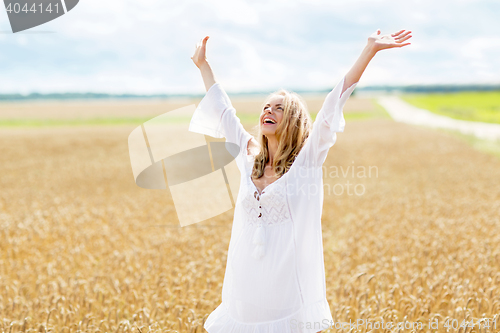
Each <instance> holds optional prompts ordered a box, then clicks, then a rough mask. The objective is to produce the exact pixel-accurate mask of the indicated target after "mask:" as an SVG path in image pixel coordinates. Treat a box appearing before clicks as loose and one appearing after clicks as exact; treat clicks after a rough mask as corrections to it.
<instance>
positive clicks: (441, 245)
mask: <svg viewBox="0 0 500 333" xmlns="http://www.w3.org/2000/svg"><path fill="white" fill-rule="evenodd" d="M237 103H239V104H237ZM252 103H254V104H252ZM256 103H257V102H252V101H243V102H242V101H240V102H238V101H235V102H234V104H235V106H237V110H238V112H239V113H240V114H241V115H242V119H243V118H244V117H245V116H244V115H248V114H250V116H251V111H252V110H254V107H255V105H258V103H257V104H256ZM314 103H318V102H317V101H316V102H315V101H311V102H310V103H309V102H308V104H310V107H311V110H313V109H314V108H315V107H313V106H311V105H318V104H314ZM181 104H182V103H181ZM182 105H187V104H182ZM319 105H320V104H319ZM136 106H137V108H130V110H131V111H130V113H128V111H127V115H126V116H127V117H131V118H132V119H139V118H141V117H143V118H147V117H149V116H155V115H158V114H161V113H163V112H166V111H168V110H169V109H170V110H171V109H174V108H176V107H178V105H175V106H174V105H170V106H169V105H168V104H165V105H160V106H159V105H157V104H154V103H153V104H148V105H146V104H144V105H141V104H138V105H136ZM12 107H13V106H12V105H11V106H9V107H6V106H0V108H1V109H0V110H2V111H0V115H2V116H4V118H3V119H7V118H9V117H10V119H21V118H22V117H25V119H41V118H43V117H45V118H47V119H48V118H50V117H47V116H46V115H47V114H48V113H51V112H53V113H54V114H56V115H57V114H64V110H61V109H59V110H57V109H55V108H56V107H55V106H52V107H51V108H47V107H46V106H45V107H44V106H43V105H39V104H37V105H31V106H29V107H26V108H25V111H24V112H25V114H23V113H22V112H21V111H19V112H17V113H15V112H13V111H12V110H11V108H12ZM57 107H60V108H63V107H65V106H64V104H63V105H62V106H61V105H60V106H57ZM78 107H79V108H81V109H79V110H81V112H80V113H79V112H76V114H84V110H86V109H87V110H89V111H88V112H89V113H88V117H94V116H95V115H96V114H97V115H99V116H105V117H108V118H109V117H111V118H112V117H118V116H121V115H122V114H119V113H118V111H117V110H118V108H117V107H116V106H113V105H112V104H109V105H108V107H106V105H104V104H99V105H86V106H85V105H83V106H82V105H79V106H78ZM9 108H10V109H9ZM37 108H38V109H37ZM96 108H100V109H99V110H96ZM107 108H109V110H111V111H110V113H108V114H107V113H106V110H107ZM316 108H317V107H316ZM9 110H11V111H9ZM126 110H129V109H126ZM136 110H140V111H139V113H136ZM344 110H345V112H346V113H349V112H351V116H347V117H346V118H347V119H348V120H347V124H346V129H345V132H344V133H341V134H339V135H338V139H337V143H336V144H335V145H334V146H333V147H332V148H331V150H330V152H329V156H328V158H327V160H326V162H325V174H324V184H325V189H324V190H325V197H324V208H323V222H322V223H323V245H324V256H325V270H326V286H327V297H328V301H329V303H330V307H331V310H332V316H333V318H334V320H335V321H337V322H349V320H350V319H351V320H352V321H354V322H355V321H356V320H358V319H365V320H367V321H368V320H369V321H372V322H376V321H378V322H380V321H381V320H382V319H383V320H384V321H385V322H404V321H407V322H408V323H410V324H412V325H415V324H416V323H418V322H420V323H421V324H423V328H418V326H415V329H414V330H413V332H431V330H430V329H429V328H428V327H427V324H428V322H429V320H431V319H432V320H434V321H435V320H437V321H438V323H439V327H438V328H437V329H435V330H432V332H448V331H449V332H465V330H464V329H463V328H462V329H461V330H459V329H457V328H449V329H448V328H447V327H445V323H446V319H451V320H456V321H457V322H458V324H461V323H462V321H463V320H464V319H466V320H467V321H469V322H470V321H471V320H474V322H473V323H474V327H468V328H467V329H466V332H480V330H479V328H478V322H477V321H478V319H486V318H490V319H492V318H498V314H499V313H500V246H499V244H500V229H499V225H500V158H498V157H497V156H494V155H490V154H486V153H483V152H480V151H477V150H474V149H473V148H471V147H470V146H468V145H466V144H465V143H464V142H463V141H461V140H459V139H457V138H455V137H454V136H451V135H449V134H446V133H441V132H436V131H433V130H430V129H425V128H417V127H412V126H409V125H405V124H400V123H395V122H393V121H392V120H391V119H389V118H387V117H386V116H384V115H383V113H382V112H380V110H379V109H378V108H377V107H376V106H374V105H373V104H372V103H371V102H370V101H368V100H360V99H356V98H351V99H350V100H349V101H348V104H347V105H346V107H345V109H344ZM356 113H360V114H362V115H363V116H361V117H358V118H356V117H355V116H352V114H356ZM370 114H372V115H373V116H370ZM250 116H249V117H250ZM56 117H59V116H54V117H53V118H54V119H55V118H56ZM350 117H351V118H350ZM73 118H74V117H73ZM73 118H72V117H69V118H68V119H73ZM138 125H140V123H136V124H133V123H129V124H122V125H114V126H110V125H99V126H98V125H95V126H87V125H85V126H83V125H82V126H53V127H32V128H23V127H17V126H11V127H1V128H0V140H1V142H2V145H1V146H0V147H1V151H0V161H1V163H0V174H1V177H0V189H1V191H0V331H2V332H21V331H22V332H190V333H192V332H197V333H200V332H204V329H203V323H204V321H205V320H206V318H207V316H208V315H209V314H210V312H211V311H213V310H214V309H215V307H216V306H217V305H219V303H220V301H221V299H220V296H221V288H222V282H223V276H224V270H225V263H226V256H227V249H228V244H229V237H230V232H231V223H232V214H233V211H232V210H231V211H228V212H226V213H224V214H222V215H219V216H217V217H215V218H212V219H210V220H207V221H204V222H201V223H198V224H195V225H192V226H188V227H183V228H181V227H180V226H179V222H178V219H177V215H176V212H175V210H174V207H173V203H172V199H171V197H170V195H169V192H168V190H146V189H142V188H139V187H138V186H137V185H135V183H134V179H133V175H132V170H131V167H130V159H129V156H128V147H127V138H128V135H129V134H130V132H131V131H132V129H134V128H135V127H136V126H138ZM253 125H254V123H252V122H249V121H245V122H244V126H245V127H246V128H247V129H248V130H250V129H251V128H252V127H253ZM253 134H254V133H253ZM369 167H371V169H369ZM352 168H354V170H356V172H355V173H354V174H353V173H352V170H353V169H352ZM363 168H364V169H365V170H371V173H368V172H366V173H365V174H364V176H363V173H359V172H358V171H359V170H363ZM348 182H349V183H348ZM348 184H351V186H350V187H349V185H348ZM354 189H356V190H357V192H355V191H354ZM341 190H342V191H341ZM497 322H498V323H497V324H496V325H497V328H496V329H495V327H492V325H493V324H494V323H493V321H492V320H491V321H490V326H491V327H490V328H489V329H485V328H483V327H481V332H498V331H500V320H498V319H497ZM450 325H451V321H450ZM455 325H456V324H455ZM481 325H484V322H482V323H481ZM406 327H407V328H406V329H404V330H400V331H401V332H412V329H408V326H406ZM318 331H319V329H318ZM337 331H338V332H341V331H343V332H349V329H345V330H342V329H339V330H337V329H335V328H334V327H332V328H331V329H328V330H325V332H337ZM389 331H391V330H383V329H373V330H371V329H370V328H366V327H365V326H360V327H358V328H354V329H353V330H351V332H389ZM394 331H395V332H397V331H398V330H394Z"/></svg>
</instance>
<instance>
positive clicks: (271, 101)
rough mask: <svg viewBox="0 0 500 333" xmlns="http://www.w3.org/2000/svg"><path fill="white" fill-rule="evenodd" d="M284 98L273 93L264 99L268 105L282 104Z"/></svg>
mask: <svg viewBox="0 0 500 333" xmlns="http://www.w3.org/2000/svg"><path fill="white" fill-rule="evenodd" d="M284 99H285V97H284V96H280V95H274V96H271V97H269V98H268V99H267V100H266V102H265V104H270V105H276V104H283V100H284Z"/></svg>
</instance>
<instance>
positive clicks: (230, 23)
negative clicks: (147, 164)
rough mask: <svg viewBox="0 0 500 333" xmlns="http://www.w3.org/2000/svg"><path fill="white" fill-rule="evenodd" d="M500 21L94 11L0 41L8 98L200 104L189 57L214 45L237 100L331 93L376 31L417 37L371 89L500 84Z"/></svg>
mask: <svg viewBox="0 0 500 333" xmlns="http://www.w3.org/2000/svg"><path fill="white" fill-rule="evenodd" d="M499 9H500V5H499V4H497V3H496V2H495V1H491V0H474V1H472V0H460V1H451V0H443V1H440V2H435V1H431V0H409V1H403V2H396V1H393V0H351V1H330V0H328V1H327V0H307V1H306V0H293V1H288V0H272V1H264V0H256V1H246V0H232V1H225V0H206V1H202V0H187V1H183V2H178V1H175V2H174V1H165V0H148V1H144V2H141V1H133V0H106V1H104V2H103V1H102V0H85V1H80V3H79V4H78V6H77V7H75V8H74V9H73V10H72V11H70V12H69V13H68V14H66V15H64V16H63V17H61V18H60V19H57V20H54V21H52V22H49V23H47V24H46V25H44V26H41V27H39V28H35V29H33V31H37V30H38V31H55V33H53V34H16V35H13V34H1V35H0V47H1V49H2V52H1V53H0V71H1V72H2V78H1V80H0V93H7V92H16V91H23V92H30V91H40V92H50V91H102V92H138V93H147V92H150V93H161V92H165V93H168V92H172V93H178V92H197V93H200V92H203V91H204V87H203V84H202V81H201V75H200V74H199V72H198V69H197V68H196V67H195V66H194V64H193V63H192V61H191V59H190V57H191V56H192V54H193V52H194V45H195V44H196V42H198V40H199V39H200V38H202V37H204V36H205V35H209V36H211V38H210V39H209V49H208V53H207V54H208V57H209V60H210V62H211V63H212V64H213V68H214V69H215V70H216V73H215V74H216V77H217V78H218V79H219V81H221V82H222V83H224V86H225V87H226V88H227V90H228V91H241V90H245V89H248V90H264V89H265V90H273V89H277V88H280V87H284V88H289V89H292V90H293V89H325V88H328V87H332V85H333V84H334V83H336V81H337V79H338V78H339V79H340V78H341V77H342V75H344V74H345V73H346V72H347V71H348V70H349V68H350V67H351V66H352V65H353V64H354V62H355V61H356V59H357V57H358V56H359V54H360V52H361V51H362V49H363V47H364V45H365V43H366V40H367V38H368V36H369V35H370V34H371V33H373V32H374V31H375V30H376V29H377V28H380V29H382V33H384V34H387V33H392V32H395V31H398V30H400V29H409V30H412V31H413V33H412V35H413V38H412V40H411V43H412V44H411V45H410V46H406V47H403V48H401V49H395V50H384V51H382V52H381V53H379V54H377V55H376V56H375V58H374V59H373V60H372V63H370V65H369V66H368V68H367V69H366V71H365V73H364V75H363V77H362V79H361V81H360V83H359V86H360V87H362V86H364V85H372V84H373V85H376V84H410V83H430V84H432V83H446V82H457V83H458V82H464V83H470V82H478V83H479V82H494V80H495V77H496V78H497V82H498V78H500V65H499V64H498V61H497V59H498V58H500V39H499V38H498V37H496V36H495V33H494V32H495V31H499V30H500V23H499V22H498V19H497V15H496V13H497V12H498V10H499ZM1 20H4V21H1ZM5 20H7V16H6V15H3V16H1V15H0V27H4V28H3V29H4V30H7V27H8V22H6V21H5Z"/></svg>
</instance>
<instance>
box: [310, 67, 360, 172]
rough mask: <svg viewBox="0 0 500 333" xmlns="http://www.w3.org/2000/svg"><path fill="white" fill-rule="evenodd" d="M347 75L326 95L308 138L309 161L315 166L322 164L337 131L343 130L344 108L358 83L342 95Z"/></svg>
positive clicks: (335, 137) (335, 138) (333, 142)
mask: <svg viewBox="0 0 500 333" xmlns="http://www.w3.org/2000/svg"><path fill="white" fill-rule="evenodd" d="M344 81H345V76H344V77H343V78H342V80H341V81H340V82H339V83H338V84H337V86H336V87H335V88H334V89H333V90H332V91H331V92H330V93H329V94H328V95H327V96H326V99H325V101H324V103H323V106H322V107H321V110H320V111H319V112H318V114H317V116H316V120H315V121H314V123H313V127H312V131H311V133H310V134H309V138H308V139H307V141H308V142H307V145H306V146H305V147H304V148H305V149H307V150H308V154H307V162H308V163H310V164H312V165H313V166H316V167H319V166H322V165H323V163H324V162H325V160H326V156H327V155H328V150H329V149H330V147H332V146H333V145H334V144H335V141H336V140H337V132H343V131H344V126H345V119H344V113H343V108H344V105H345V103H346V102H347V100H348V99H349V96H350V95H351V94H352V92H353V90H354V88H355V87H356V85H357V84H358V83H357V82H356V83H353V84H352V85H351V86H350V87H349V88H347V90H346V91H344V93H343V94H342V96H340V93H341V92H342V88H343V86H344Z"/></svg>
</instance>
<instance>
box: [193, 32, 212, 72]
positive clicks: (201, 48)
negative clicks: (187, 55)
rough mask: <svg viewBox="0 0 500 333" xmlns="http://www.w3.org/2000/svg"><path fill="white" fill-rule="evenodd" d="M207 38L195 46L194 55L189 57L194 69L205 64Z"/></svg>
mask: <svg viewBox="0 0 500 333" xmlns="http://www.w3.org/2000/svg"><path fill="white" fill-rule="evenodd" d="M208 38H209V36H207V37H205V38H203V39H202V40H200V41H199V42H198V43H197V44H196V50H195V51H194V55H193V56H192V57H191V59H192V60H193V62H194V64H195V65H196V67H198V68H200V67H201V66H202V65H203V64H205V63H206V62H207V57H206V49H207V40H208Z"/></svg>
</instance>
